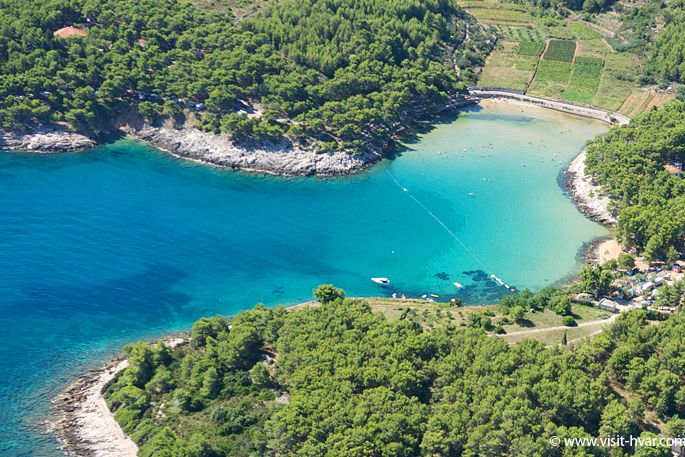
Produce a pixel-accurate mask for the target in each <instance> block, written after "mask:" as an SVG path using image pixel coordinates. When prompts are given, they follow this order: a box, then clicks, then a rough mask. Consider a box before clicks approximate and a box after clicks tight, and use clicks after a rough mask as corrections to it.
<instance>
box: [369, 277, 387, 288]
mask: <svg viewBox="0 0 685 457" xmlns="http://www.w3.org/2000/svg"><path fill="white" fill-rule="evenodd" d="M371 281H373V282H375V283H376V284H380V285H381V286H387V285H390V280H389V279H388V278H371Z"/></svg>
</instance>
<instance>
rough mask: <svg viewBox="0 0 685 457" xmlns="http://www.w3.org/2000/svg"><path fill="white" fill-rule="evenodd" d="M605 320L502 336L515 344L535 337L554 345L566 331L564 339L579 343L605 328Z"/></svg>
mask: <svg viewBox="0 0 685 457" xmlns="http://www.w3.org/2000/svg"><path fill="white" fill-rule="evenodd" d="M606 326H607V323H606V322H599V323H597V324H593V325H586V326H583V327H568V328H565V329H552V330H547V331H543V332H536V333H533V334H525V333H523V334H512V335H504V336H502V338H503V339H504V340H505V341H506V342H508V343H509V344H517V343H520V342H521V341H524V340H530V339H535V340H538V341H540V342H542V343H543V344H545V345H546V346H555V345H558V344H561V340H562V338H563V337H564V333H566V340H567V341H573V342H574V343H579V342H581V341H583V340H587V339H589V338H591V337H592V336H594V335H596V334H597V333H599V332H601V331H602V330H604V328H606Z"/></svg>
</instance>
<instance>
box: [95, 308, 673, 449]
mask: <svg viewBox="0 0 685 457" xmlns="http://www.w3.org/2000/svg"><path fill="white" fill-rule="evenodd" d="M329 299H330V301H329V302H328V303H326V304H325V305H323V306H322V307H320V308H311V309H305V310H299V311H295V312H287V311H285V310H283V309H276V310H273V309H265V308H263V307H257V308H256V309H254V310H252V311H247V312H244V313H241V314H239V315H238V316H236V317H235V318H234V319H232V320H231V327H230V329H229V326H228V324H227V322H226V321H224V320H223V319H222V318H220V317H216V318H211V319H202V320H200V321H198V322H197V323H196V324H195V325H194V326H193V329H192V339H191V343H190V344H189V345H184V346H180V347H177V348H176V349H173V350H172V349H169V348H167V347H165V346H163V345H159V344H157V345H150V344H143V343H141V344H136V345H134V346H131V347H129V349H128V351H127V353H128V356H129V361H130V366H129V368H128V369H126V370H125V371H124V372H123V374H121V375H120V376H119V377H118V379H117V380H116V381H115V382H114V383H113V384H112V385H110V386H109V388H108V389H107V392H106V395H107V398H108V402H109V404H110V405H111V408H112V409H113V410H114V411H115V416H116V418H117V420H118V421H119V422H120V424H121V425H122V426H123V427H124V430H126V431H127V432H128V433H129V434H130V435H131V436H132V437H133V438H134V439H135V440H136V441H137V442H138V443H139V445H140V455H141V456H153V455H154V456H223V455H231V456H248V455H259V456H278V455H282V456H284V455H288V456H324V455H326V456H343V455H344V456H360V457H361V456H371V455H373V456H457V455H471V456H475V455H482V456H493V455H506V456H521V457H530V456H535V455H539V456H542V455H544V456H561V455H564V456H569V455H609V450H608V449H607V448H601V447H596V448H589V449H563V446H562V447H554V446H552V445H551V444H550V441H549V438H550V437H551V436H553V435H558V436H561V437H574V436H575V437H587V436H615V435H624V436H628V435H630V434H632V435H633V436H638V435H641V436H642V437H647V436H654V435H653V434H654V433H656V432H658V431H659V428H661V431H663V432H664V433H682V431H683V425H684V424H685V421H683V420H682V419H681V418H680V417H681V415H682V414H684V413H685V382H683V379H685V378H684V377H683V376H684V375H685V359H683V356H682V354H683V353H684V352H685V347H683V339H682V338H681V335H682V334H683V332H684V331H685V317H684V316H683V314H682V313H678V314H676V315H675V316H673V317H671V318H670V319H668V320H667V321H666V322H662V323H658V324H656V325H649V323H648V321H647V320H646V316H647V314H646V312H645V311H634V312H631V313H629V314H627V315H622V316H620V318H619V319H618V321H617V322H616V323H615V324H614V325H613V326H612V327H611V329H610V330H609V331H608V332H605V333H604V334H602V335H600V336H597V337H596V338H595V339H594V340H592V341H591V342H589V343H586V344H583V345H581V346H579V347H577V348H575V349H574V350H571V349H558V348H555V349H549V348H545V347H544V346H543V345H542V344H541V343H539V342H536V341H532V340H531V341H526V342H523V343H520V344H518V345H516V346H509V345H507V344H506V343H505V342H504V341H503V340H501V339H499V338H495V337H492V336H487V335H486V334H485V333H484V332H483V331H482V330H481V329H475V328H456V327H454V326H451V325H449V324H443V325H436V326H435V327H434V328H433V330H432V331H430V332H426V331H425V330H423V329H422V327H421V326H420V325H418V324H417V323H415V322H412V321H410V320H404V319H400V320H399V321H395V322H390V321H387V320H386V319H385V318H384V317H383V316H382V315H379V314H374V313H372V312H371V310H370V308H369V306H368V305H367V304H366V303H365V302H364V301H360V300H343V299H340V298H335V297H334V296H331V297H329ZM612 452H613V453H612V454H611V455H625V454H628V455H632V454H633V452H635V455H643V456H646V455H650V456H667V455H670V454H669V453H668V452H670V451H668V450H667V449H656V448H651V449H650V448H646V449H632V448H630V447H627V448H626V449H614V450H613V451H612ZM617 452H618V453H617ZM624 452H625V454H624Z"/></svg>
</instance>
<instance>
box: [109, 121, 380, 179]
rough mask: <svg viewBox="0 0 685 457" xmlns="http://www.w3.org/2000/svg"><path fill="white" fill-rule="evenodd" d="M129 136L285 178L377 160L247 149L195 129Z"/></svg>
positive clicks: (136, 131)
mask: <svg viewBox="0 0 685 457" xmlns="http://www.w3.org/2000/svg"><path fill="white" fill-rule="evenodd" d="M122 130H123V131H124V132H125V133H127V134H128V135H129V136H132V137H134V138H137V139H140V140H143V141H146V142H148V143H150V144H151V145H153V146H155V147H156V148H158V149H161V150H163V151H166V152H169V153H171V154H173V155H175V156H177V157H180V158H184V159H189V160H193V161H196V162H200V163H207V164H212V165H217V166H220V167H227V168H231V169H234V170H245V171H256V172H261V173H270V174H276V175H286V176H314V175H316V176H338V175H346V174H350V173H354V172H356V171H359V170H362V169H364V168H366V167H367V166H369V165H370V164H372V163H374V162H376V161H378V160H379V158H380V157H379V156H378V155H377V154H373V153H370V152H367V153H363V154H349V153H345V152H329V153H317V152H315V151H312V150H305V149H301V148H298V147H295V146H292V145H279V144H259V145H251V146H250V147H249V148H247V147H243V146H240V145H237V144H235V143H234V142H233V141H232V140H231V139H230V137H229V136H228V135H225V134H221V135H217V134H214V133H210V132H203V131H200V130H198V129H196V128H192V127H186V128H181V129H178V128H173V127H151V126H149V125H143V126H138V127H132V126H131V125H127V126H125V127H122Z"/></svg>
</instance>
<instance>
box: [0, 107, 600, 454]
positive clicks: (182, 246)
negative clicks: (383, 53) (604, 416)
mask: <svg viewBox="0 0 685 457" xmlns="http://www.w3.org/2000/svg"><path fill="white" fill-rule="evenodd" d="M604 130H605V127H603V126H602V125H598V124H596V123H592V122H590V121H587V120H582V119H577V118H570V117H565V116H561V115H558V114H554V113H549V112H546V111H539V112H538V111H535V112H534V115H529V114H526V113H522V112H520V108H516V107H511V106H500V107H494V108H489V109H487V110H480V109H472V110H469V111H467V112H466V113H464V114H463V115H461V116H460V117H459V118H458V119H456V120H454V119H452V120H446V121H445V122H443V123H439V124H437V125H436V126H435V128H434V129H433V130H432V131H431V132H430V133H428V134H426V135H423V136H421V137H420V138H419V139H418V141H417V142H416V143H413V144H410V145H408V146H409V149H408V150H407V151H406V152H404V153H403V154H402V155H401V156H400V157H399V158H397V159H395V160H393V161H386V162H384V163H382V164H380V165H378V166H376V167H374V168H373V169H371V170H370V171H367V172H364V173H362V174H360V175H357V176H354V177H349V178H338V179H313V178H306V179H305V178H287V179H286V178H276V177H265V176H258V175H246V174H239V173H232V172H226V171H222V170H217V169H213V168H210V167H205V166H200V165H196V164H192V163H188V162H184V161H181V160H178V159H175V158H173V157H170V156H168V155H165V154H162V153H159V152H156V151H155V150H153V149H151V148H148V147H146V146H144V145H142V144H140V143H136V142H131V141H119V142H116V143H113V144H110V145H106V146H102V147H99V148H98V149H96V150H94V151H91V152H87V153H75V154H63V155H29V154H19V153H0V233H1V236H0V325H1V326H2V330H3V345H2V350H3V356H2V357H1V358H0V379H1V380H2V382H1V383H0V455H3V456H5V455H7V456H15V455H27V456H28V455H39V456H56V455H60V453H59V451H58V449H57V445H56V442H55V440H54V438H52V437H51V436H50V435H47V434H45V433H44V432H43V425H42V423H43V421H45V420H46V419H48V418H49V417H50V399H51V398H53V397H54V395H55V394H56V393H57V392H59V390H60V389H61V388H63V387H64V386H65V384H66V383H68V381H69V380H71V379H73V378H74V377H75V376H76V375H77V374H79V373H81V372H82V371H83V370H84V369H86V368H88V367H92V366H95V365H97V364H99V363H101V362H103V361H104V360H105V359H106V358H108V357H109V356H111V355H112V354H113V353H116V352H117V351H118V349H120V347H121V345H122V344H124V343H125V342H129V341H132V340H136V339H140V338H149V337H155V336H159V335H162V334H164V333H169V332H172V331H176V330H182V329H187V328H188V326H189V325H190V324H191V323H192V322H193V321H194V320H196V319H197V318H199V317H201V316H204V315H214V314H217V313H221V314H227V315H230V314H233V313H236V312H238V311H240V310H243V309H246V308H249V307H251V306H253V305H254V304H255V303H257V302H263V303H265V304H267V305H276V304H279V303H283V304H292V303H296V302H299V301H304V300H307V299H309V297H310V295H311V290H312V288H314V287H315V286H316V285H317V284H320V283H329V282H332V283H335V284H336V285H338V286H340V287H343V288H345V289H346V291H347V292H348V295H355V296H361V295H389V294H390V293H392V292H394V291H398V292H401V293H405V294H407V295H408V296H419V295H421V294H423V293H427V292H433V293H437V294H439V295H441V296H443V297H449V296H461V297H462V298H463V299H464V300H465V301H466V302H467V303H470V304H475V303H483V302H491V301H493V300H495V299H496V298H497V297H498V296H499V295H501V294H503V293H506V292H505V291H504V289H503V288H501V287H497V286H496V285H495V284H494V283H493V282H492V281H484V280H483V276H484V275H487V274H490V273H495V274H497V276H499V277H500V278H502V279H503V280H504V281H505V282H507V283H509V284H510V285H512V286H515V287H517V288H519V289H520V288H523V287H530V288H540V287H542V286H544V285H547V284H552V283H554V282H555V281H558V280H560V279H562V278H564V277H567V276H568V275H571V274H573V273H574V272H576V271H577V269H578V268H579V262H578V258H577V254H578V250H579V248H580V247H581V245H582V244H583V243H584V242H587V241H589V240H591V239H593V238H596V237H598V236H602V235H605V234H606V231H605V229H603V228H602V227H600V226H598V225H596V224H594V223H591V222H590V221H588V220H586V219H585V218H584V217H583V216H582V215H581V214H580V213H579V212H578V211H577V210H576V209H575V207H574V206H573V204H572V203H571V201H570V200H569V198H568V197H567V196H566V195H564V193H563V191H562V189H561V187H560V186H559V185H558V178H559V173H560V171H561V170H562V169H563V168H564V167H565V166H566V164H567V163H568V162H569V161H570V160H571V159H572V158H573V157H574V156H575V155H576V154H577V153H578V152H579V151H580V149H581V148H582V146H583V144H584V143H585V141H586V140H587V139H589V138H591V137H593V136H594V135H596V134H599V133H602V132H603V131H604ZM403 188H405V189H406V191H404V190H403ZM431 214H432V215H431ZM450 232H451V233H453V234H454V235H455V236H456V238H455V237H453V236H452V234H451V233H450ZM372 276H387V277H389V278H391V279H392V280H393V286H392V287H391V288H387V289H382V288H380V287H379V286H377V285H376V284H374V283H372V282H371V281H370V280H369V278H370V277H372ZM453 281H459V282H461V283H463V284H464V285H465V286H466V289H465V290H464V291H461V292H459V291H457V289H456V288H455V287H454V286H452V285H451V283H452V282H453Z"/></svg>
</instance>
